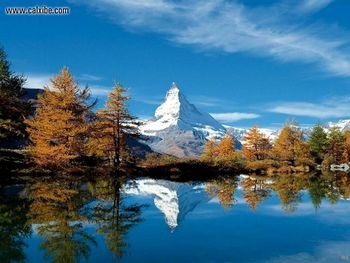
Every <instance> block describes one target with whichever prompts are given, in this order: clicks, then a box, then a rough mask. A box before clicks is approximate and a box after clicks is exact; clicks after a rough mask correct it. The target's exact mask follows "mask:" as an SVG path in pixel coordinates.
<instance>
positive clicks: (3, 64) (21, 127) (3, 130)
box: [0, 48, 30, 144]
mask: <svg viewBox="0 0 350 263" xmlns="http://www.w3.org/2000/svg"><path fill="white" fill-rule="evenodd" d="M24 83H25V79H24V78H23V77H22V76H20V75H15V74H14V73H13V72H11V70H10V63H9V62H8V61H7V59H6V54H5V52H4V50H3V49H1V48H0V101H1V103H0V144H3V143H10V142H13V141H17V140H19V139H22V138H24V137H25V124H24V119H25V117H26V116H27V115H28V114H29V111H30V104H29V103H28V102H26V101H25V100H24V99H23V96H24V94H25V92H24V90H23V85H24Z"/></svg>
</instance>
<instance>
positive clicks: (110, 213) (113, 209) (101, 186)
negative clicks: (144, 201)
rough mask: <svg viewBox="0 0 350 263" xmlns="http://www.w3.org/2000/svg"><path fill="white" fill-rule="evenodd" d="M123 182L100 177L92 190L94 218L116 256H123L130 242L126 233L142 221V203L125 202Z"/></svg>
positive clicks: (98, 229)
mask: <svg viewBox="0 0 350 263" xmlns="http://www.w3.org/2000/svg"><path fill="white" fill-rule="evenodd" d="M122 183H123V182H122V181H121V180H119V179H116V178H113V177H107V178H100V179H98V180H97V182H96V183H95V184H94V185H90V190H91V192H92V193H93V195H94V197H95V198H96V202H95V203H94V205H93V208H92V209H93V220H94V222H96V223H97V225H98V227H97V230H96V231H97V233H99V234H102V235H103V236H104V239H105V242H106V245H107V247H108V249H109V250H110V251H111V253H112V254H113V256H114V257H117V258H119V257H121V256H122V255H123V254H124V253H125V252H126V248H127V247H128V244H127V243H126V241H125V239H126V235H127V234H128V232H129V231H130V229H131V228H132V227H133V226H134V225H135V224H137V223H139V222H141V218H140V216H141V208H142V207H143V206H142V205H136V204H129V205H127V204H126V203H125V202H124V198H123V194H122V185H123V184H122Z"/></svg>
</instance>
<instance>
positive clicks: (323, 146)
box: [308, 124, 328, 162]
mask: <svg viewBox="0 0 350 263" xmlns="http://www.w3.org/2000/svg"><path fill="white" fill-rule="evenodd" d="M308 143H309V146H310V150H311V153H312V155H313V156H314V157H315V159H316V161H317V162H320V161H321V160H322V159H323V158H324V155H325V153H326V150H327V143H328V141H327V134H326V132H325V131H324V129H323V128H322V126H321V125H320V124H316V125H315V126H314V127H313V129H312V131H311V134H310V137H309V140H308Z"/></svg>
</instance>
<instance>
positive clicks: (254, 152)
mask: <svg viewBox="0 0 350 263" xmlns="http://www.w3.org/2000/svg"><path fill="white" fill-rule="evenodd" d="M243 140H244V142H245V144H244V145H243V148H242V152H243V155H244V157H245V158H247V159H248V160H251V161H255V160H264V159H266V158H268V156H269V151H270V149H271V144H270V141H269V138H267V137H266V136H265V135H264V134H263V133H261V132H260V131H259V128H258V127H257V126H254V127H253V128H251V129H249V131H248V132H247V134H246V135H245V136H244V138H243Z"/></svg>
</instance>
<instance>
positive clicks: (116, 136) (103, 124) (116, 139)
mask: <svg viewBox="0 0 350 263" xmlns="http://www.w3.org/2000/svg"><path fill="white" fill-rule="evenodd" d="M125 92H126V89H125V88H123V86H122V85H120V84H118V83H117V84H116V85H115V87H114V89H113V90H112V92H111V93H110V94H109V96H108V99H107V103H106V107H105V109H102V110H100V111H98V112H97V120H96V122H95V123H94V124H93V127H92V134H91V135H92V137H91V140H90V142H89V149H90V153H91V154H94V155H96V156H99V157H108V158H109V159H110V160H111V163H112V164H113V166H115V167H119V165H120V163H121V160H122V159H123V157H125V156H126V155H127V154H128V150H127V144H126V142H127V139H128V138H130V137H138V136H139V130H138V125H139V122H138V121H136V120H135V118H134V117H133V116H132V115H131V114H130V113H129V110H128V108H127V104H126V103H127V101H128V100H129V99H130V97H129V96H127V95H125Z"/></svg>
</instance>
